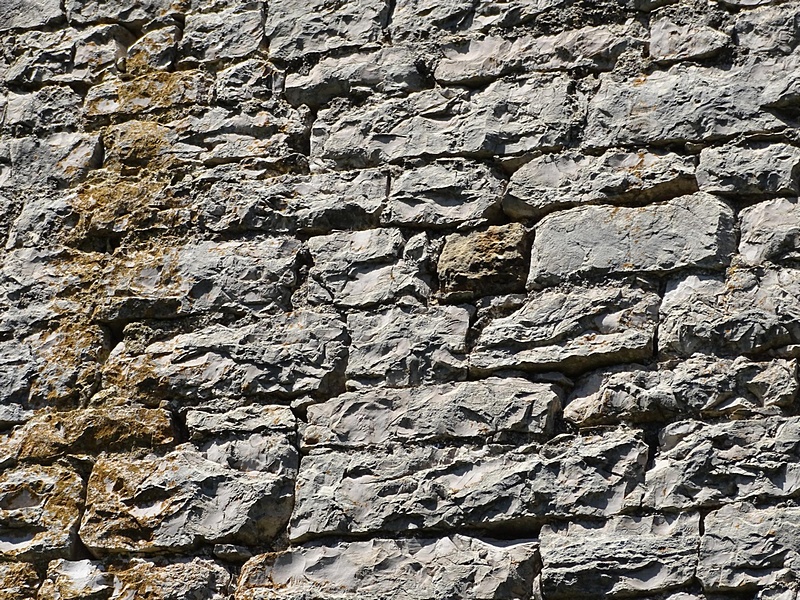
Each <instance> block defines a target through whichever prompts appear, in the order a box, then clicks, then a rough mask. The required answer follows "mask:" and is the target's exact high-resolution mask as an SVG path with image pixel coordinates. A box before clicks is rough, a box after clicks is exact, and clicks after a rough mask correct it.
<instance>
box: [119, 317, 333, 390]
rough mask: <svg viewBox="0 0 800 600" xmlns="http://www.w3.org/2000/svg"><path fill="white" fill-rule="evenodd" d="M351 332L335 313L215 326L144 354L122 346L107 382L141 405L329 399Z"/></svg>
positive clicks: (163, 343) (156, 345) (159, 344)
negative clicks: (312, 396) (299, 397)
mask: <svg viewBox="0 0 800 600" xmlns="http://www.w3.org/2000/svg"><path fill="white" fill-rule="evenodd" d="M346 342H347V332H346V330H345V326H344V322H342V321H340V320H339V319H338V318H337V316H336V315H329V314H322V313H315V312H311V311H303V310H298V311H295V312H293V313H289V314H286V315H274V316H272V317H270V318H269V319H268V320H267V322H264V323H256V324H254V325H250V326H245V327H241V328H228V327H224V326H222V325H214V326H210V327H208V328H206V329H201V330H199V331H197V332H193V333H188V334H182V335H177V336H175V337H173V338H171V339H169V340H166V341H159V342H155V343H152V344H150V345H149V346H147V347H146V348H145V349H144V352H143V353H142V354H138V353H133V352H132V351H127V350H126V348H125V342H123V343H121V344H120V345H119V346H117V348H116V349H115V351H114V352H113V353H112V354H111V356H110V357H109V360H108V362H107V363H106V365H105V367H104V377H105V378H106V381H107V382H108V383H109V384H111V385H116V386H117V387H118V388H120V389H121V390H123V391H124V392H125V393H127V394H133V396H134V397H135V398H139V399H140V400H141V401H144V402H147V403H150V404H156V405H157V404H158V403H159V402H160V401H161V400H162V399H171V398H178V399H180V400H181V401H182V402H183V403H186V402H189V403H191V404H196V403H197V402H198V401H200V402H211V403H212V405H213V403H214V402H216V401H219V400H224V399H230V400H234V401H237V402H238V403H239V404H242V403H246V402H249V401H252V400H255V399H260V398H270V397H275V396H277V397H286V396H296V395H301V394H320V395H325V394H331V393H334V392H336V391H338V389H339V386H340V385H341V379H342V371H343V370H344V365H345V361H346V358H347V346H346Z"/></svg>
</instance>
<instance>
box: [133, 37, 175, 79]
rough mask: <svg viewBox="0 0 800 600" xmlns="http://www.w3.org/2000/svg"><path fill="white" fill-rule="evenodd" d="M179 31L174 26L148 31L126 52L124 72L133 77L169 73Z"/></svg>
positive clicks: (173, 60)
mask: <svg viewBox="0 0 800 600" xmlns="http://www.w3.org/2000/svg"><path fill="white" fill-rule="evenodd" d="M180 36H181V30H180V28H179V27H177V26H176V25H169V26H167V27H160V28H158V29H154V30H152V31H148V32H147V33H146V34H144V35H143V36H142V37H140V38H139V39H138V40H136V42H135V43H133V44H131V46H130V48H128V50H127V57H126V59H125V72H126V73H129V74H130V75H133V76H138V75H144V74H145V73H148V72H150V71H156V70H157V71H169V70H170V69H171V68H172V67H173V66H174V64H175V59H176V58H177V53H178V40H180Z"/></svg>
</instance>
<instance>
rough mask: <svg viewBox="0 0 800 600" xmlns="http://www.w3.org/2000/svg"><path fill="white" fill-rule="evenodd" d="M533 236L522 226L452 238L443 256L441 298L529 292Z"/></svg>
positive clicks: (516, 225) (440, 260) (447, 243)
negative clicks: (528, 276) (526, 274)
mask: <svg viewBox="0 0 800 600" xmlns="http://www.w3.org/2000/svg"><path fill="white" fill-rule="evenodd" d="M529 248H530V235H529V234H528V232H527V231H526V230H525V228H524V227H523V226H522V225H520V224H519V223H511V224H510V225H496V226H493V227H489V228H488V229H486V230H483V231H474V232H472V233H469V234H467V235H460V234H453V235H448V236H447V238H446V241H445V244H444V248H442V253H441V254H440V255H439V263H438V266H437V273H438V275H439V285H440V286H441V295H442V296H443V297H444V298H446V299H448V300H469V299H471V298H473V297H475V296H489V295H497V294H509V293H515V292H523V291H525V267H526V266H527V263H528V249H529Z"/></svg>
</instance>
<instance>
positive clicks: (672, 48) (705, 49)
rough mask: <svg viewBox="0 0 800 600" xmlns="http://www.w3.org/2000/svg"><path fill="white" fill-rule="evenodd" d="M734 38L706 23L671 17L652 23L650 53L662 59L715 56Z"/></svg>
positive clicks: (654, 57)
mask: <svg viewBox="0 0 800 600" xmlns="http://www.w3.org/2000/svg"><path fill="white" fill-rule="evenodd" d="M729 40H730V38H729V37H728V36H727V35H725V34H724V33H722V32H721V31H717V30H716V29H713V28H711V27H708V26H705V25H697V26H691V25H677V24H675V23H673V22H672V21H670V20H669V19H668V18H663V19H658V20H657V21H655V22H654V23H652V24H651V25H650V56H652V57H653V59H654V60H656V61H658V62H673V61H679V60H701V59H704V58H708V57H710V56H713V55H714V54H716V53H717V52H719V51H720V50H722V49H723V48H724V47H725V45H726V44H727V43H728V42H729Z"/></svg>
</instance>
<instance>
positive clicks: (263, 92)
mask: <svg viewBox="0 0 800 600" xmlns="http://www.w3.org/2000/svg"><path fill="white" fill-rule="evenodd" d="M275 76H276V72H275V69H274V68H273V67H272V65H271V64H270V63H268V62H267V61H265V60H259V59H255V58H251V59H250V60H245V61H243V62H240V63H237V64H235V65H232V66H230V67H228V68H227V69H223V70H221V71H219V72H218V73H217V85H216V92H217V93H216V98H217V102H220V103H223V104H236V103H238V102H245V101H247V100H252V99H253V98H269V97H270V96H272V88H273V83H275V82H276V79H277V77H275Z"/></svg>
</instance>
